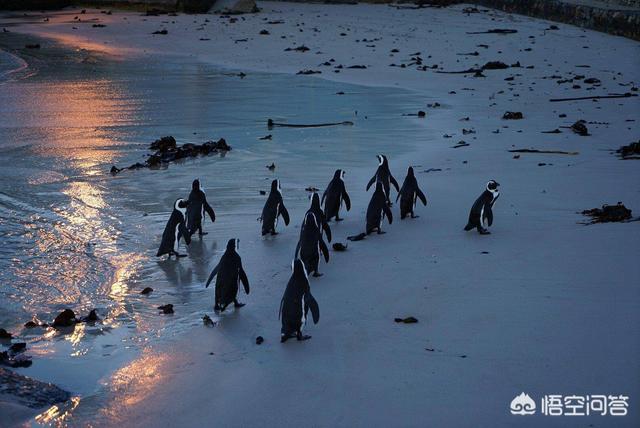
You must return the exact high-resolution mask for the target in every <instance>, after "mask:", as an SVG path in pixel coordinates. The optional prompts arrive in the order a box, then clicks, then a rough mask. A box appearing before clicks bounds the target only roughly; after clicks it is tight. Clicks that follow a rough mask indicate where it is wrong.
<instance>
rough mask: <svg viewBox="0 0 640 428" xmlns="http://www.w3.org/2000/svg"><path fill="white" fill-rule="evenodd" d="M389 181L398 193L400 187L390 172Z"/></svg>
mask: <svg viewBox="0 0 640 428" xmlns="http://www.w3.org/2000/svg"><path fill="white" fill-rule="evenodd" d="M389 180H390V181H391V184H393V187H395V188H396V191H398V192H399V191H400V186H398V182H397V181H396V179H395V178H394V177H393V175H391V172H389Z"/></svg>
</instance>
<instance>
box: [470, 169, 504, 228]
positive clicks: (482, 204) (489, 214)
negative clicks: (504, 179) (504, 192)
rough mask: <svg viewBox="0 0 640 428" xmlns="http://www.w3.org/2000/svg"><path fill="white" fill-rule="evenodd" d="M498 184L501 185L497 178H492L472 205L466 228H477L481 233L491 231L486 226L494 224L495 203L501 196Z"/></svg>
mask: <svg viewBox="0 0 640 428" xmlns="http://www.w3.org/2000/svg"><path fill="white" fill-rule="evenodd" d="M498 186H500V183H498V182H497V181H495V180H490V181H489V182H488V183H487V187H486V189H485V191H484V192H482V194H481V195H480V196H478V199H476V200H475V202H474V203H473V205H472V206H471V211H469V221H468V222H467V225H466V226H465V227H464V230H466V231H469V230H471V229H473V228H476V229H477V230H478V233H480V234H481V235H487V234H489V233H491V232H489V231H488V230H487V229H486V228H485V227H487V226H491V225H492V224H493V205H494V204H495V203H496V200H497V199H498V197H499V196H500V192H499V190H498Z"/></svg>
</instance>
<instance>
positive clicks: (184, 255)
mask: <svg viewBox="0 0 640 428" xmlns="http://www.w3.org/2000/svg"><path fill="white" fill-rule="evenodd" d="M174 256H176V257H177V258H181V257H187V255H186V254H179V253H175V254H174Z"/></svg>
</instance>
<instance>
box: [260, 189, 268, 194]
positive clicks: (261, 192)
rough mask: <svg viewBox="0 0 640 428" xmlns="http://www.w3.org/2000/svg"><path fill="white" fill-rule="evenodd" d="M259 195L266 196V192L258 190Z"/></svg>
mask: <svg viewBox="0 0 640 428" xmlns="http://www.w3.org/2000/svg"><path fill="white" fill-rule="evenodd" d="M259 193H260V194H261V195H266V194H267V192H266V191H264V190H260V191H259Z"/></svg>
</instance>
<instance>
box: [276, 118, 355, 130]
mask: <svg viewBox="0 0 640 428" xmlns="http://www.w3.org/2000/svg"><path fill="white" fill-rule="evenodd" d="M338 125H347V126H351V125H353V122H351V121H349V120H345V121H343V122H332V123H315V124H310V125H303V124H293V123H280V122H274V121H273V120H272V119H269V120H267V128H269V129H272V128H273V127H274V126H281V127H287V128H319V127H323V126H338Z"/></svg>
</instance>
